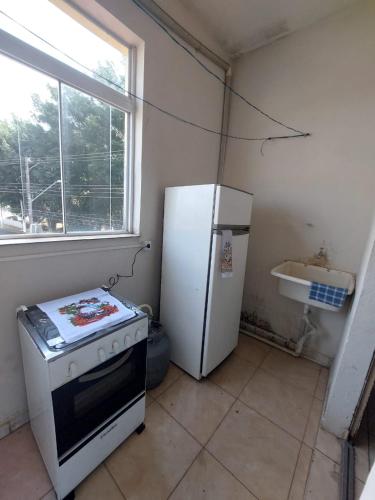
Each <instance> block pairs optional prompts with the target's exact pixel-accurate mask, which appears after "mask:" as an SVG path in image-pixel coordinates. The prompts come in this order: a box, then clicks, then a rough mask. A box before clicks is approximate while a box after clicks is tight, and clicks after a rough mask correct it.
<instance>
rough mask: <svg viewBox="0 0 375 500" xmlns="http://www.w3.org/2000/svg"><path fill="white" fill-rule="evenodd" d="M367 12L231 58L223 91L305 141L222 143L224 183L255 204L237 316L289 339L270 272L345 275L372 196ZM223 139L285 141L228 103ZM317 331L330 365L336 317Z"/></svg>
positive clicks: (357, 254)
mask: <svg viewBox="0 0 375 500" xmlns="http://www.w3.org/2000/svg"><path fill="white" fill-rule="evenodd" d="M374 23H375V2H373V1H372V0H366V1H360V2H358V3H356V4H354V6H352V7H350V8H348V9H346V10H344V11H341V12H340V13H339V14H336V15H334V16H332V17H330V18H327V19H325V20H324V21H320V22H319V23H317V24H315V25H313V26H311V27H310V28H308V29H305V30H303V31H300V32H297V33H295V34H293V35H291V36H288V37H286V38H284V39H282V40H280V41H278V42H275V43H273V44H271V45H269V46H267V47H264V48H262V49H259V50H257V51H255V52H252V53H249V54H247V55H245V56H242V57H241V58H239V59H238V60H237V61H236V63H235V66H234V82H233V85H234V87H235V88H236V89H238V90H239V91H240V92H241V93H243V94H244V95H245V96H248V97H249V99H250V100H252V101H253V102H255V103H257V105H258V106H261V107H262V108H263V109H265V110H266V111H268V112H269V113H271V114H273V115H274V116H275V117H277V118H279V119H281V120H283V121H285V122H287V123H288V124H290V125H292V126H295V127H297V128H300V129H302V130H304V131H309V132H311V133H312V134H313V135H312V137H311V138H306V139H290V140H285V141H275V142H272V143H266V144H265V145H264V156H261V154H260V144H259V143H250V144H249V143H242V144H238V143H235V142H233V141H232V142H230V144H229V147H228V154H227V159H226V169H225V179H224V180H225V183H226V184H229V185H233V186H235V187H238V188H242V189H245V190H248V191H251V192H253V193H254V194H255V199H254V212H253V220H252V223H253V232H252V236H251V244H250V249H249V255H248V266H247V276H246V285H245V294H244V303H243V307H244V309H246V310H248V311H256V312H257V313H258V315H259V316H260V317H261V318H264V319H266V320H268V321H269V322H270V323H271V325H272V328H273V329H274V330H275V331H276V332H279V333H281V334H283V335H285V336H292V337H294V338H295V337H296V335H297V330H298V325H299V318H300V316H301V314H302V307H303V306H302V304H298V303H297V302H296V303H294V302H293V301H291V300H289V299H287V298H283V297H281V296H280V295H279V294H278V292H277V281H276V279H275V278H272V277H271V276H270V273H269V271H270V269H271V268H272V267H273V266H275V265H276V264H278V263H280V262H281V261H283V260H284V259H300V258H305V257H307V256H310V255H312V254H313V253H314V252H318V251H319V247H320V246H321V245H322V244H323V241H325V244H326V247H327V250H328V254H329V257H330V259H331V265H332V267H335V268H338V269H343V270H347V271H352V272H357V271H358V268H359V265H360V262H361V256H362V252H363V249H364V245H365V241H366V238H367V234H368V232H369V227H370V219H371V212H372V207H373V204H374V186H375V168H374V153H375V147H374V144H375V141H374V133H375V65H374V54H375V30H374V26H375V24H374ZM231 104H232V109H231V120H230V125H231V126H230V132H231V133H233V134H239V133H241V135H248V136H264V135H265V136H269V135H275V134H276V135H279V134H285V133H288V130H286V129H284V128H282V127H280V126H277V125H273V124H272V123H271V122H270V121H269V120H266V119H265V118H262V117H259V116H258V115H257V113H256V112H254V111H251V110H250V109H249V108H246V107H245V106H244V105H243V103H242V102H241V101H239V100H238V99H236V98H232V102H231ZM317 319H318V321H319V323H320V324H321V325H322V328H323V333H322V334H321V335H320V337H319V338H318V339H317V340H315V341H313V342H311V343H310V344H309V345H308V349H309V350H310V354H311V351H313V352H312V354H313V356H314V357H315V358H316V359H318V360H320V361H322V362H325V361H329V359H330V358H332V357H334V356H335V354H336V352H337V348H338V344H339V342H340V338H341V335H342V330H343V326H344V321H345V314H337V313H321V314H318V316H317Z"/></svg>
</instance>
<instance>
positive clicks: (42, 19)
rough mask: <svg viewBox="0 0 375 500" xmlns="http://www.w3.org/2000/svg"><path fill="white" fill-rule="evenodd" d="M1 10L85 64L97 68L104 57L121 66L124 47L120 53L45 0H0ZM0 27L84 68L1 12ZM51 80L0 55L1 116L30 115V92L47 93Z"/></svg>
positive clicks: (56, 56) (24, 116)
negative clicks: (47, 85)
mask: <svg viewBox="0 0 375 500" xmlns="http://www.w3.org/2000/svg"><path fill="white" fill-rule="evenodd" d="M0 10H1V11H3V12H5V13H6V14H8V15H9V16H11V17H12V18H14V19H15V20H16V21H18V22H19V23H21V24H23V25H25V26H26V27H27V28H29V29H30V30H31V31H33V32H34V33H36V34H37V35H39V36H40V37H42V38H43V39H44V40H47V41H48V42H49V43H51V44H52V45H54V46H56V47H58V48H59V49H60V50H61V51H62V52H64V53H66V54H68V55H70V56H72V57H73V58H74V59H76V60H77V61H79V62H81V63H82V64H84V65H85V66H87V67H88V68H96V67H97V66H98V63H99V62H100V61H106V60H109V61H112V62H113V64H114V66H115V68H116V67H117V68H119V69H120V68H122V67H123V58H124V54H125V55H126V49H124V52H123V53H121V52H120V51H119V50H117V49H115V48H114V47H112V46H110V45H109V44H108V43H106V42H105V41H103V40H102V39H101V38H99V37H98V36H96V35H95V34H93V33H92V32H91V31H89V30H88V29H86V28H84V27H83V26H82V25H80V24H79V23H78V22H77V21H75V20H74V19H72V18H71V17H70V16H68V15H67V14H65V13H64V12H62V11H61V10H60V9H59V8H58V7H56V6H55V5H53V4H51V3H50V2H49V1H48V0H32V1H30V0H0ZM0 29H2V30H4V31H7V32H8V33H10V34H12V35H14V36H17V37H18V38H20V39H22V40H23V41H25V42H27V43H28V44H30V45H33V46H34V47H36V48H39V49H41V50H43V51H44V52H47V53H48V54H49V55H52V56H53V57H55V58H57V59H59V60H61V61H63V62H65V63H67V64H69V66H73V67H75V68H76V69H78V70H80V71H84V70H83V69H82V67H80V66H78V65H75V64H74V63H73V62H72V61H71V60H70V59H69V58H68V57H65V56H63V55H62V54H61V53H60V52H58V51H56V50H54V49H52V48H51V47H49V46H48V45H47V44H45V43H44V42H43V41H41V40H39V39H38V38H37V37H35V36H33V35H31V34H30V33H28V32H27V30H25V29H23V28H22V27H20V26H18V25H17V24H16V23H14V22H12V21H11V20H9V19H7V18H6V17H5V16H4V15H3V14H1V13H0ZM7 75H8V78H7ZM52 82H53V80H52V79H50V78H48V77H47V76H45V75H42V74H41V73H39V72H38V71H34V70H30V68H27V67H25V66H24V65H22V64H20V63H16V62H15V61H12V60H11V59H8V58H7V57H5V56H2V55H0V119H7V118H9V117H10V116H11V115H12V113H14V114H16V115H18V116H19V117H22V118H26V117H27V116H29V114H30V110H31V107H32V102H31V94H32V93H39V94H41V95H42V96H44V95H48V92H47V91H46V83H52ZM26 83H27V85H25V84H26Z"/></svg>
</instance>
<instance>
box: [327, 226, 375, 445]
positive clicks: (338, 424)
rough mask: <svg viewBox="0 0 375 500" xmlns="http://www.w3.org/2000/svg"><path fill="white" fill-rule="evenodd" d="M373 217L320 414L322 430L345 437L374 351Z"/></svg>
mask: <svg viewBox="0 0 375 500" xmlns="http://www.w3.org/2000/svg"><path fill="white" fill-rule="evenodd" d="M374 310H375V220H374V223H373V226H372V230H371V232H370V235H369V239H368V242H367V245H366V250H365V253H364V257H363V261H362V265H361V270H360V273H359V275H358V282H357V293H356V295H355V298H354V302H353V307H352V308H351V310H350V313H349V315H348V320H347V322H346V325H345V330H344V332H343V336H342V341H341V344H340V348H339V351H338V353H337V356H336V359H335V361H334V364H333V366H332V369H331V373H330V380H329V384H328V393H327V399H326V403H325V408H324V412H323V417H322V424H323V426H324V428H325V429H327V430H328V431H330V432H333V433H334V434H336V435H337V436H338V437H340V438H344V439H346V438H347V435H348V432H349V429H350V426H351V422H352V419H353V416H354V414H355V410H356V408H357V405H358V403H359V402H360V396H361V394H362V390H363V389H364V387H365V382H366V379H367V376H368V374H369V371H370V366H371V362H372V359H373V355H374V350H375V335H374V333H375V325H374Z"/></svg>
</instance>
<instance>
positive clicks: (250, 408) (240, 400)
mask: <svg viewBox="0 0 375 500" xmlns="http://www.w3.org/2000/svg"><path fill="white" fill-rule="evenodd" d="M238 401H239V402H240V403H242V404H243V405H244V406H246V408H248V409H249V410H251V411H253V412H255V413H256V414H257V415H259V416H260V417H262V418H264V419H265V420H268V422H270V423H271V424H272V425H274V426H275V427H277V428H278V429H280V430H281V431H283V432H285V434H288V436H289V437H291V438H293V439H295V440H296V441H298V442H299V443H300V444H302V443H303V440H302V439H299V438H297V437H296V436H293V434H291V433H290V432H289V431H287V430H285V429H284V428H283V427H281V425H280V424H277V423H276V422H274V421H273V420H271V419H270V418H269V417H266V415H263V414H262V413H260V412H259V411H258V410H257V409H255V408H253V407H252V406H250V405H249V404H248V403H245V401H242V399H239V398H238Z"/></svg>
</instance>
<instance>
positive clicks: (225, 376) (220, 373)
mask: <svg viewBox="0 0 375 500" xmlns="http://www.w3.org/2000/svg"><path fill="white" fill-rule="evenodd" d="M255 370H256V366H254V365H252V364H251V363H249V362H248V361H245V360H244V359H241V358H239V357H238V356H236V355H235V354H231V355H230V356H229V357H228V358H227V359H226V360H225V361H224V362H223V363H221V365H220V366H218V367H217V368H216V369H215V370H214V371H213V372H212V373H211V374H210V376H209V379H210V380H211V381H212V382H214V383H215V384H217V385H219V386H220V387H222V388H223V389H224V390H225V391H227V392H229V393H230V394H232V396H235V397H237V396H238V395H239V393H240V392H241V391H242V389H243V388H244V387H245V385H246V383H247V382H248V381H249V379H250V377H251V376H252V375H253V374H254V372H255Z"/></svg>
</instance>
